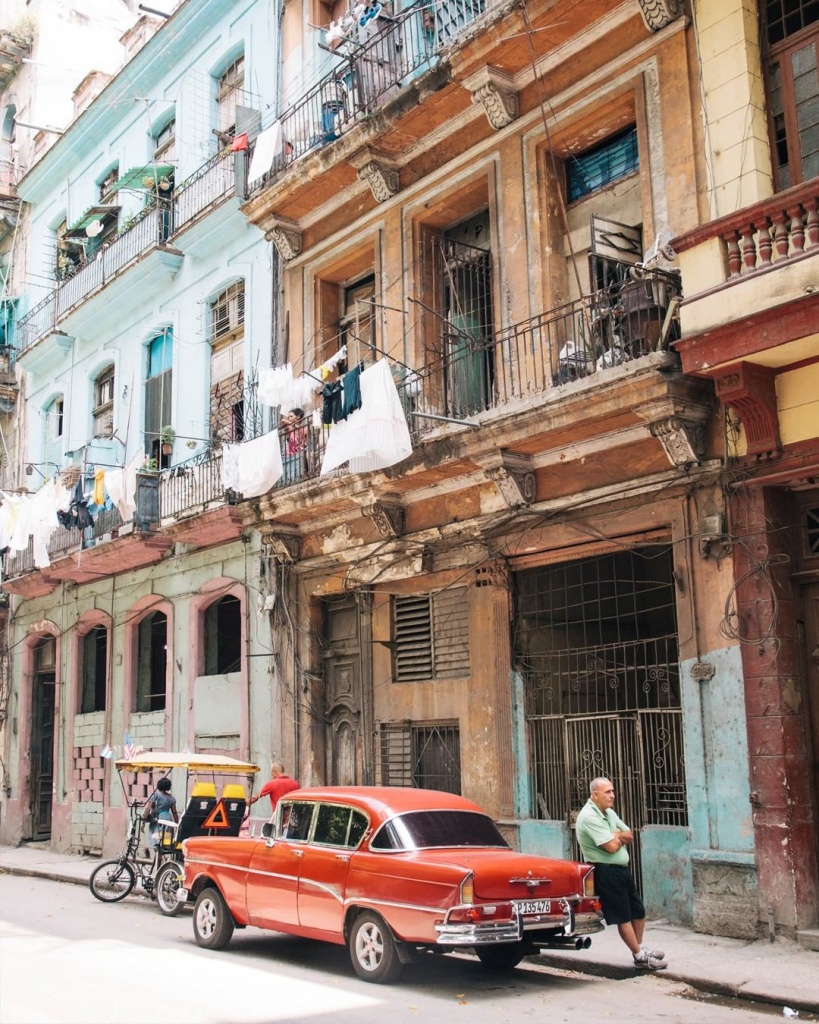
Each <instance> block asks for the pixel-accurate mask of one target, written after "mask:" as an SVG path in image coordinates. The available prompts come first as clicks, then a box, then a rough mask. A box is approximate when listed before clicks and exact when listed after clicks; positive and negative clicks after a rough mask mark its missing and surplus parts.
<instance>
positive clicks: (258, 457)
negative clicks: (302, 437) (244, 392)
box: [222, 430, 284, 498]
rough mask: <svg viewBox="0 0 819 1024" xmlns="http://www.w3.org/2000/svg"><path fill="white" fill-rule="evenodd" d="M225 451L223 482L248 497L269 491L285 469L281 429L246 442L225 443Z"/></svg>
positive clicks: (255, 496)
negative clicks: (280, 437)
mask: <svg viewBox="0 0 819 1024" xmlns="http://www.w3.org/2000/svg"><path fill="white" fill-rule="evenodd" d="M230 449H234V450H230ZM222 452H223V455H222V483H223V484H224V485H225V487H231V488H232V489H233V490H234V491H238V492H239V493H240V494H241V495H242V496H243V497H245V498H258V497H259V495H260V494H267V492H268V491H269V490H270V488H271V487H273V485H274V484H275V483H276V481H277V480H278V479H279V478H280V477H281V475H282V473H283V472H284V467H283V466H282V449H281V442H280V441H279V432H278V430H271V431H270V433H269V434H262V436H261V437H257V438H255V439H254V440H253V441H245V442H244V444H235V445H225V446H224V448H223V449H222Z"/></svg>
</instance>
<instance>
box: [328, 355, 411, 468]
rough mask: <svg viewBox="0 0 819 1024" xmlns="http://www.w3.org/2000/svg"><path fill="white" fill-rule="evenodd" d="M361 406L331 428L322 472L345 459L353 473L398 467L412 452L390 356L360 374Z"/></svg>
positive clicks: (337, 465) (338, 464) (339, 464)
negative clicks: (388, 359) (389, 363)
mask: <svg viewBox="0 0 819 1024" xmlns="http://www.w3.org/2000/svg"><path fill="white" fill-rule="evenodd" d="M360 385H361V408H360V409H356V411H355V412H352V413H350V415H349V416H348V417H347V419H346V420H341V421H340V422H339V423H336V424H335V425H334V426H333V427H331V429H330V435H329V437H328V439H327V447H326V449H325V451H324V458H323V460H322V463H321V472H322V473H329V472H330V470H333V469H337V468H338V467H339V466H341V465H342V464H343V463H345V462H349V464H350V472H351V473H368V472H372V471H373V470H376V469H386V468H387V466H394V465H395V464H396V463H397V462H401V461H402V460H403V459H406V458H407V457H408V456H409V455H411V454H412V441H411V440H410V432H409V427H408V426H407V418H406V416H405V415H404V410H403V409H402V407H401V400H400V399H399V397H398V389H397V388H396V386H395V381H394V380H393V379H392V373H391V372H390V368H389V365H388V363H387V360H386V359H379V361H378V362H377V363H375V364H374V365H373V366H369V367H367V369H366V370H364V372H363V373H362V374H361V377H360Z"/></svg>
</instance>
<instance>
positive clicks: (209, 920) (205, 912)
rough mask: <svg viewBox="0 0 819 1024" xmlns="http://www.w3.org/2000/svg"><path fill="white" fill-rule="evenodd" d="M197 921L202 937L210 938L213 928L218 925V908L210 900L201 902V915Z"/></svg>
mask: <svg viewBox="0 0 819 1024" xmlns="http://www.w3.org/2000/svg"><path fill="white" fill-rule="evenodd" d="M196 923H197V925H198V927H199V934H200V935H201V936H202V938H203V939H209V938H210V937H211V935H212V934H213V929H214V928H215V927H216V908H215V907H214V905H213V904H212V903H211V902H210V900H205V902H204V903H202V904H200V906H199V917H198V919H197V922H196Z"/></svg>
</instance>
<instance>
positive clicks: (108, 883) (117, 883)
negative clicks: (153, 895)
mask: <svg viewBox="0 0 819 1024" xmlns="http://www.w3.org/2000/svg"><path fill="white" fill-rule="evenodd" d="M135 884H136V875H135V874H134V869H133V868H132V867H131V865H130V864H128V862H127V861H123V860H107V861H105V862H104V863H103V864H100V866H99V867H97V868H95V869H94V870H93V871H92V872H91V877H90V878H89V879H88V888H89V889H90V890H91V892H92V893H93V894H94V895H95V896H96V897H97V899H98V900H102V902H103V903H117V902H118V901H119V900H124V899H125V897H126V896H127V895H128V893H129V892H130V891H131V890H132V889H133V887H134V885H135Z"/></svg>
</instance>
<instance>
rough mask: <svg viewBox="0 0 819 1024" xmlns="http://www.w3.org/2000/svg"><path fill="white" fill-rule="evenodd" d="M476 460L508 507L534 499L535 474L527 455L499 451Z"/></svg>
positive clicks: (517, 505)
mask: <svg viewBox="0 0 819 1024" xmlns="http://www.w3.org/2000/svg"><path fill="white" fill-rule="evenodd" d="M478 461H479V463H480V465H481V466H482V467H483V469H484V471H485V473H486V475H487V477H489V479H490V480H491V481H492V483H493V484H494V485H495V486H496V487H497V489H498V490H499V491H500V494H501V497H502V498H503V500H504V501H505V502H506V504H507V505H508V506H509V508H520V506H521V505H531V504H532V502H533V501H534V500H535V474H534V470H533V469H532V464H531V461H530V459H529V457H528V456H527V455H516V454H514V453H513V452H506V451H501V452H497V453H495V454H494V455H492V456H489V457H488V458H481V459H479V460H478Z"/></svg>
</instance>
